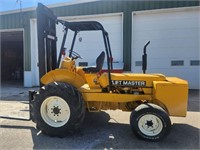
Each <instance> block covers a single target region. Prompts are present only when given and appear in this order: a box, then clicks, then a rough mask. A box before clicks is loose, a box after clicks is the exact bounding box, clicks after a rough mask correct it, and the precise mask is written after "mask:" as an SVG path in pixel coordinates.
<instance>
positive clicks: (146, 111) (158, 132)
mask: <svg viewBox="0 0 200 150" xmlns="http://www.w3.org/2000/svg"><path fill="white" fill-rule="evenodd" d="M130 125H131V128H132V131H133V132H134V133H135V135H136V136H137V137H139V138H142V139H144V140H149V141H159V140H161V139H163V138H164V137H166V136H167V135H168V134H169V133H170V130H171V121H170V118H169V116H168V114H167V112H166V111H165V110H164V109H163V108H161V107H160V106H158V105H155V104H150V103H146V104H141V105H139V106H138V107H137V108H136V109H135V110H133V111H132V113H131V116H130Z"/></svg>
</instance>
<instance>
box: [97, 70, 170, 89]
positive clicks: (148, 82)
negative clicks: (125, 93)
mask: <svg viewBox="0 0 200 150" xmlns="http://www.w3.org/2000/svg"><path fill="white" fill-rule="evenodd" d="M111 80H112V84H113V85H115V84H117V83H118V84H119V83H121V84H122V83H123V82H125V83H124V84H126V85H127V86H133V85H132V82H131V81H136V82H137V81H139V82H138V83H140V84H141V83H142V81H143V82H144V83H145V86H146V87H152V86H153V81H165V80H166V77H165V76H164V75H162V74H131V73H122V74H120V73H111ZM136 82H134V83H136ZM99 83H100V85H101V86H102V87H104V88H105V87H107V86H108V85H109V80H108V73H104V74H102V75H101V76H100V78H99ZM141 86H143V85H141Z"/></svg>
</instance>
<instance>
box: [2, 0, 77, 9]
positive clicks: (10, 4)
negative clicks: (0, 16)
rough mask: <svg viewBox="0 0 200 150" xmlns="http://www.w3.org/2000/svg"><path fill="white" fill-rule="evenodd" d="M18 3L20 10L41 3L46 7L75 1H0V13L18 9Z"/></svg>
mask: <svg viewBox="0 0 200 150" xmlns="http://www.w3.org/2000/svg"><path fill="white" fill-rule="evenodd" d="M20 1H21V4H22V8H28V7H36V6H37V3H38V2H41V3H43V4H44V5H48V4H55V3H62V2H70V1H76V0H0V12H1V11H9V10H16V9H20Z"/></svg>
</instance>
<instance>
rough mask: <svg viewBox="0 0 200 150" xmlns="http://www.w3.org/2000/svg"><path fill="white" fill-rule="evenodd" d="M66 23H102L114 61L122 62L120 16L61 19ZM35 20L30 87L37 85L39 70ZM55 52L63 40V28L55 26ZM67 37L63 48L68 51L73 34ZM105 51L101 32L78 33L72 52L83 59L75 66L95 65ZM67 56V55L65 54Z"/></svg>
mask: <svg viewBox="0 0 200 150" xmlns="http://www.w3.org/2000/svg"><path fill="white" fill-rule="evenodd" d="M62 19H63V20H66V21H98V22H100V23H102V25H103V26H104V28H105V30H106V31H107V32H108V33H109V38H110V44H111V49H112V54H113V58H114V61H116V62H122V60H123V51H122V50H123V45H122V43H123V35H122V14H121V13H119V14H118V13H117V14H107V15H91V16H85V17H80V16H79V17H74V18H62ZM36 28H37V27H36V20H35V19H32V20H31V51H32V53H31V55H32V58H35V59H33V60H32V71H31V74H32V77H34V78H32V85H34V86H36V85H39V70H38V67H37V62H38V58H37V57H38V50H37V46H36V45H37V40H35V39H37V32H36ZM56 30H57V37H58V41H57V51H58V54H59V51H60V47H61V43H62V38H63V31H64V29H63V26H62V25H57V26H56ZM68 34H69V36H68V38H67V42H66V44H65V48H66V49H67V50H70V48H71V42H72V38H73V32H70V31H69V32H68ZM104 50H105V47H104V43H103V37H102V32H100V31H95V32H90V31H88V32H80V33H78V35H77V40H76V43H75V46H74V51H76V52H78V53H79V54H80V55H81V56H82V58H83V59H78V60H77V65H79V63H81V62H82V64H86V63H87V64H88V66H91V65H95V63H96V58H97V57H98V55H99V54H100V53H101V52H102V51H104ZM67 55H68V53H67Z"/></svg>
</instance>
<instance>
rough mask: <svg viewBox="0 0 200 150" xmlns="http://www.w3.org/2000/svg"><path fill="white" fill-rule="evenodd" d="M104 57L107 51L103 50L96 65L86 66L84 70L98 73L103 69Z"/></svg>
mask: <svg viewBox="0 0 200 150" xmlns="http://www.w3.org/2000/svg"><path fill="white" fill-rule="evenodd" d="M104 59H105V52H104V51H102V52H101V54H100V55H99V56H98V57H97V59H96V67H86V68H83V71H85V73H97V72H99V71H101V69H102V67H103V63H104Z"/></svg>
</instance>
